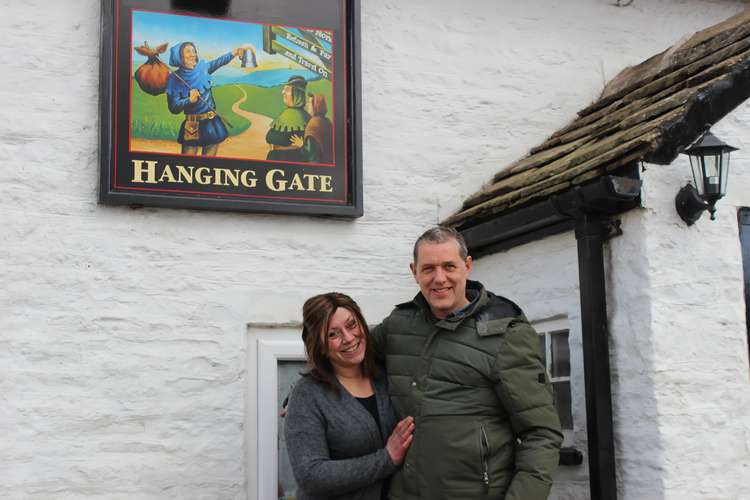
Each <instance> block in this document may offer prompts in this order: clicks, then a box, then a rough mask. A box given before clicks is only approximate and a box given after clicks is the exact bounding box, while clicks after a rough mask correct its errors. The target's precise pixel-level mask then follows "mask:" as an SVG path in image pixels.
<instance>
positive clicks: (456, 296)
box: [411, 240, 472, 318]
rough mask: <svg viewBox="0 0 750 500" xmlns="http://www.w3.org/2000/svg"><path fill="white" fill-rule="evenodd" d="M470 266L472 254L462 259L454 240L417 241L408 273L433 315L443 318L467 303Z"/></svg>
mask: <svg viewBox="0 0 750 500" xmlns="http://www.w3.org/2000/svg"><path fill="white" fill-rule="evenodd" d="M471 266H472V262H471V257H467V258H466V260H465V261H464V260H463V259H461V256H460V255H459V253H458V243H457V242H456V240H448V241H445V242H443V243H429V242H422V243H420V244H419V247H418V248H417V261H416V262H412V264H411V272H412V274H413V275H414V279H416V280H417V283H418V284H419V289H420V290H421V291H422V295H423V296H424V298H425V299H427V302H428V303H429V304H430V308H431V309H432V313H433V314H434V315H435V317H437V318H445V317H446V316H447V315H448V314H450V313H452V312H453V311H456V310H457V309H460V308H462V307H464V306H465V305H466V304H468V303H469V301H468V299H467V298H466V280H467V279H468V278H469V273H470V272H471Z"/></svg>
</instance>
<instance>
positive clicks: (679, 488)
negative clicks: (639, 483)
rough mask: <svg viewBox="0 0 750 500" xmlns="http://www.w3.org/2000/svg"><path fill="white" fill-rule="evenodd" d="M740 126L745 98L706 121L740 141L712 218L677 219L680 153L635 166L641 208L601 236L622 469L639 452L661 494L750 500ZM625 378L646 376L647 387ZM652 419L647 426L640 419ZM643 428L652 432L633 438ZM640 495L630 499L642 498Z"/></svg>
mask: <svg viewBox="0 0 750 500" xmlns="http://www.w3.org/2000/svg"><path fill="white" fill-rule="evenodd" d="M749 127H750V103H745V104H743V105H742V106H740V107H739V108H738V109H737V110H735V111H734V112H732V113H731V114H730V115H728V116H727V117H725V118H724V119H723V120H722V121H720V122H719V123H718V124H717V125H716V126H715V127H714V128H713V129H712V130H713V132H714V133H715V134H717V135H718V136H719V137H721V138H722V139H724V140H725V141H726V142H728V143H730V144H732V145H734V146H737V147H739V148H741V149H740V151H737V152H736V153H734V154H733V157H732V161H731V168H732V172H731V174H730V177H729V186H728V194H727V196H726V198H724V199H723V200H720V201H719V202H718V203H717V212H716V220H715V221H710V220H709V218H708V214H707V213H706V214H704V216H703V217H702V218H701V219H700V220H699V221H698V222H696V224H695V225H693V226H691V227H688V226H687V225H686V224H685V223H684V222H683V221H682V220H681V219H680V218H679V217H678V215H677V213H676V211H675V208H674V197H675V195H676V194H677V191H678V189H679V188H680V187H681V186H683V185H684V184H686V182H687V181H688V179H690V178H691V175H690V168H689V165H688V160H687V158H686V157H684V156H681V157H680V158H678V159H677V160H675V162H674V163H673V164H672V165H669V166H657V165H646V168H647V170H646V171H645V172H644V173H643V174H642V177H643V180H644V196H643V205H644V208H643V209H641V210H637V211H633V212H631V213H630V214H628V216H627V217H626V218H625V220H624V224H623V229H624V231H625V236H623V237H621V238H618V239H617V240H616V241H615V242H613V247H612V252H611V255H612V261H611V267H612V271H613V275H614V276H615V280H614V281H615V282H614V283H613V287H614V290H613V292H612V294H613V295H615V296H618V297H619V298H620V300H619V303H618V304H617V306H616V311H615V315H616V321H613V323H614V324H613V330H614V334H613V337H614V342H615V344H616V347H615V351H616V355H617V358H618V362H617V365H618V367H619V368H620V370H619V377H618V379H619V380H618V384H617V385H618V395H617V406H618V407H619V408H620V409H621V411H620V414H621V415H624V414H627V415H632V416H633V417H634V418H635V421H634V420H633V419H621V422H620V426H619V432H618V434H619V436H620V442H622V444H623V446H626V447H635V448H638V449H640V450H641V452H642V455H643V458H642V459H641V460H640V463H630V466H632V467H633V468H636V467H637V468H638V469H641V465H642V464H643V462H644V461H645V460H644V459H646V457H651V458H649V459H648V462H653V466H654V467H658V468H656V469H654V470H652V471H651V474H650V475H651V476H654V477H656V476H660V477H661V480H662V481H663V484H664V498H666V499H675V500H676V499H680V498H716V499H724V498H737V499H744V498H750V494H748V492H747V478H748V476H749V475H750V373H749V372H750V363H749V362H748V349H747V328H746V324H745V302H744V295H743V270H742V256H741V252H740V241H739V229H738V223H737V210H738V209H739V208H740V207H743V206H744V207H748V206H750V194H748V193H750V169H749V168H748V166H749V165H750V140H748V136H747V130H748V128H749ZM629 235H632V237H630V236H629ZM635 256H638V257H637V258H636V257H635ZM644 295H645V296H646V297H644ZM623 299H626V300H623ZM616 300H617V299H616ZM631 304H636V307H631ZM647 323H649V324H650V328H648V329H649V330H650V334H649V335H648V336H646V335H644V330H643V328H644V327H646V326H647ZM634 362H637V363H634ZM637 365H640V366H637ZM634 380H641V381H646V382H647V383H648V386H649V387H648V392H647V391H645V390H644V389H645V387H643V386H641V385H638V386H636V385H635V384H634V383H633V381H634ZM634 392H635V393H637V394H638V396H637V397H633V394H634ZM638 399H642V400H644V401H645V402H646V403H647V404H642V405H637V404H635V403H636V402H637V401H638ZM639 411H640V415H639ZM637 421H640V422H641V423H640V425H636V422H637ZM654 421H657V422H658V429H653V425H648V423H649V422H654ZM649 428H651V429H652V430H657V431H658V435H657V434H654V436H653V439H649V440H645V439H643V437H642V436H641V437H638V435H639V434H640V433H643V430H644V429H649ZM626 436H632V438H633V439H634V440H635V442H634V441H632V440H630V441H627V442H626V440H625V437H626ZM636 442H637V446H636ZM634 451H635V450H634ZM627 465H628V464H627V463H624V464H621V468H620V472H621V473H627V472H628V469H626V467H627ZM646 479H647V477H644V480H646ZM645 484H646V483H645V482H644V483H643V486H645ZM640 491H642V490H640V489H634V490H633V492H634V494H633V495H632V498H643V496H639V495H638V494H637V493H639V492H640Z"/></svg>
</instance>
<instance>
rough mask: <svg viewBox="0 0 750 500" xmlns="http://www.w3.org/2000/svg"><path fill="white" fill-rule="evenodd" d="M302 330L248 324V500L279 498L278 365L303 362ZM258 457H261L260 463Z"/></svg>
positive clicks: (286, 326) (246, 400)
mask: <svg viewBox="0 0 750 500" xmlns="http://www.w3.org/2000/svg"><path fill="white" fill-rule="evenodd" d="M300 331H301V326H300V325H297V324H295V323H281V324H260V325H258V324H249V325H248V331H247V358H246V373H247V378H248V383H247V392H246V398H245V429H246V440H245V444H246V456H247V458H246V464H247V466H246V471H247V476H248V478H247V479H248V485H247V492H248V500H265V499H269V498H276V497H277V496H278V473H279V471H278V464H279V456H278V433H279V429H278V425H277V423H278V412H279V408H280V407H281V401H279V400H278V396H277V394H278V383H279V382H278V369H279V362H280V361H304V360H305V347H304V344H303V343H302V339H301V337H300ZM260 457H263V459H262V460H260Z"/></svg>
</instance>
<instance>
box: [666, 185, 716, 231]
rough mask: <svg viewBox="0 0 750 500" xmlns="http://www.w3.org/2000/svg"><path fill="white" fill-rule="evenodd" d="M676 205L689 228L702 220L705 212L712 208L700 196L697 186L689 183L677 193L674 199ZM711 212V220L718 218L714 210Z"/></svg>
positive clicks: (678, 212)
mask: <svg viewBox="0 0 750 500" xmlns="http://www.w3.org/2000/svg"><path fill="white" fill-rule="evenodd" d="M674 205H675V208H676V209H677V214H678V215H679V216H680V218H681V219H682V220H684V221H685V223H686V224H687V225H688V226H692V225H693V224H695V222H696V221H697V220H698V219H700V218H701V215H703V211H704V210H710V209H711V207H710V205H709V204H708V203H706V202H705V201H703V199H702V198H701V197H700V195H699V194H698V190H697V189H695V186H693V185H692V184H690V183H688V184H686V185H685V186H684V187H683V188H682V189H680V191H679V192H678V193H677V196H676V197H675V199H674ZM710 211H711V220H714V219H715V218H716V217H715V215H714V210H710Z"/></svg>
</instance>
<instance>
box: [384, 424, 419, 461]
mask: <svg viewBox="0 0 750 500" xmlns="http://www.w3.org/2000/svg"><path fill="white" fill-rule="evenodd" d="M413 439H414V417H406V418H405V419H403V420H402V421H400V422H399V423H397V424H396V428H395V429H393V432H392V433H391V435H390V437H389V438H388V442H387V443H386V445H385V449H386V450H388V454H389V455H390V456H391V461H393V463H394V464H396V465H401V464H402V463H403V461H404V457H405V456H406V452H407V450H408V449H409V446H411V442H412V440H413Z"/></svg>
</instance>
